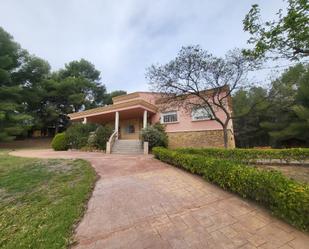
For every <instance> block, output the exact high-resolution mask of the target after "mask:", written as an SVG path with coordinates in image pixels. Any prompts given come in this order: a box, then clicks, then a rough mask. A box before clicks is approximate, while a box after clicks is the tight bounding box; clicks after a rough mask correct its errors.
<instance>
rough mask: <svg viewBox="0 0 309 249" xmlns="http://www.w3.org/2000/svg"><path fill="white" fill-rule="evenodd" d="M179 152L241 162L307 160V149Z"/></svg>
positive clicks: (308, 151) (187, 150) (214, 149)
mask: <svg viewBox="0 0 309 249" xmlns="http://www.w3.org/2000/svg"><path fill="white" fill-rule="evenodd" d="M177 151H178V152H180V153H187V154H196V155H203V156H206V157H214V158H220V159H226V160H234V161H238V162H242V163H252V162H255V161H258V160H260V161H266V160H268V161H271V160H273V159H278V160H280V161H285V162H286V163H289V162H291V161H297V162H299V163H303V162H304V161H306V160H309V149H306V148H293V149H228V150H226V149H220V148H200V149H199V148H184V149H177Z"/></svg>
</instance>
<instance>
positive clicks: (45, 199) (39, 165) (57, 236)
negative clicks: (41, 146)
mask: <svg viewBox="0 0 309 249" xmlns="http://www.w3.org/2000/svg"><path fill="white" fill-rule="evenodd" d="M95 179H96V175H95V172H94V170H93V169H92V168H91V166H90V165H89V163H88V162H86V161H83V160H60V159H59V160H41V159H32V158H19V157H13V156H9V155H7V152H6V151H0V248H6V249H9V248H12V249H16V248H44V249H48V248H57V249H58V248H67V247H68V245H69V244H70V243H71V239H72V233H73V228H74V224H76V223H77V222H78V220H79V219H80V217H81V215H82V214H83V211H84V208H85V203H86V202H87V199H88V198H89V196H90V193H91V190H92V187H93V186H94V182H95Z"/></svg>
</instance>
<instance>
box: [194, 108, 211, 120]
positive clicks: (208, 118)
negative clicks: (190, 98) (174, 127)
mask: <svg viewBox="0 0 309 249" xmlns="http://www.w3.org/2000/svg"><path fill="white" fill-rule="evenodd" d="M199 110H200V111H206V112H207V113H208V115H207V116H204V117H203V116H201V115H200V116H198V117H196V112H197V111H199ZM199 117H200V118H199ZM191 118H192V121H203V120H212V119H213V118H214V116H213V114H212V113H211V110H210V109H209V107H199V108H195V109H193V110H192V111H191Z"/></svg>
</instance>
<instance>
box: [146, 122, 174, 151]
mask: <svg viewBox="0 0 309 249" xmlns="http://www.w3.org/2000/svg"><path fill="white" fill-rule="evenodd" d="M142 140H143V141H146V142H148V143H149V148H150V149H152V148H153V147H156V146H161V147H167V144H168V137H167V135H166V132H165V130H164V127H163V125H161V124H154V125H151V126H148V127H147V128H145V129H143V130H142Z"/></svg>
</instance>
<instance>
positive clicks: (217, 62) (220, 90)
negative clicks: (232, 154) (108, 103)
mask: <svg viewBox="0 0 309 249" xmlns="http://www.w3.org/2000/svg"><path fill="white" fill-rule="evenodd" d="M251 66H252V65H251V61H250V60H249V59H248V58H247V57H244V56H243V55H242V53H241V52H240V51H239V50H233V51H230V52H228V53H227V55H226V56H225V57H224V58H217V57H215V56H212V55H211V54H209V53H208V52H207V51H204V50H203V49H202V48H201V47H200V46H188V47H183V48H182V49H181V50H180V52H179V53H178V55H177V57H176V58H175V59H173V60H171V61H170V62H169V63H167V64H165V65H161V66H160V65H159V66H155V65H152V66H151V67H149V68H148V69H147V73H146V77H147V78H148V79H149V82H150V85H151V86H152V88H153V89H154V90H156V91H158V92H162V93H163V94H165V96H166V97H165V98H163V102H165V103H168V105H169V106H171V105H173V104H176V105H182V106H184V107H185V108H186V110H188V111H191V110H193V109H195V108H205V109H207V110H209V111H210V113H211V116H212V118H213V119H214V120H215V121H217V122H218V123H219V124H220V125H221V126H222V129H223V136H224V146H225V148H227V146H228V127H229V124H230V122H231V119H232V114H231V112H230V110H229V109H230V107H229V99H230V97H231V94H232V92H233V91H234V90H235V89H237V88H238V87H239V86H241V85H244V84H245V81H244V79H245V76H246V73H247V72H248V70H249V69H250V67H251ZM210 89H211V90H210ZM207 90H210V91H207ZM192 97H195V98H192ZM218 110H220V111H221V112H222V113H223V114H224V117H221V116H220V115H218V113H219V112H218Z"/></svg>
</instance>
